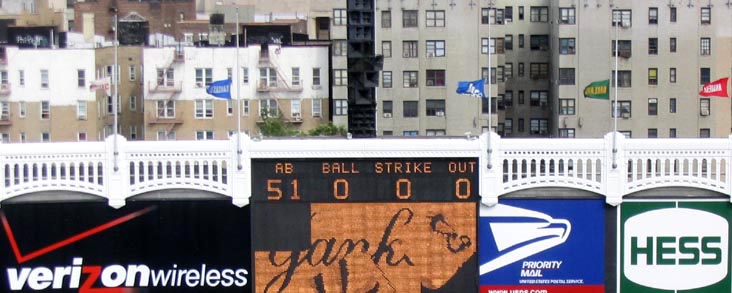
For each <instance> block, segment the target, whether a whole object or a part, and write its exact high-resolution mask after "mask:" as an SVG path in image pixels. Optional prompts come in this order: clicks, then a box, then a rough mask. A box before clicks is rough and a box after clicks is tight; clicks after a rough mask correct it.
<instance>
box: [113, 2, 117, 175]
mask: <svg viewBox="0 0 732 293" xmlns="http://www.w3.org/2000/svg"><path fill="white" fill-rule="evenodd" d="M117 18H118V11H117V9H116V8H115V11H114V68H113V69H112V78H114V80H113V81H112V84H113V85H114V92H113V95H112V112H114V113H113V115H114V125H113V126H112V127H114V130H113V131H112V133H114V137H113V138H112V140H113V144H114V147H113V148H114V149H113V154H114V171H115V172H117V170H119V166H118V165H117V163H118V162H117V161H118V159H119V149H118V148H117V147H118V146H117V134H118V133H117V127H118V123H119V122H118V117H117V111H118V110H117V109H118V108H119V105H118V103H117V99H119V64H118V63H119V52H118V48H119V44H118V38H119V30H118V29H117V28H118V23H119V19H117Z"/></svg>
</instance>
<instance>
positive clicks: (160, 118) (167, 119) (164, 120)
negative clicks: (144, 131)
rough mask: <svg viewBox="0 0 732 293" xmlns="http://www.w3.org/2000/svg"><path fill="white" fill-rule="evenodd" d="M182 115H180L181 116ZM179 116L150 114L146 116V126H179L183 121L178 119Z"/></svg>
mask: <svg viewBox="0 0 732 293" xmlns="http://www.w3.org/2000/svg"><path fill="white" fill-rule="evenodd" d="M181 115H182V114H181ZM181 115H167V116H166V115H164V114H163V113H156V114H150V115H148V116H147V119H145V120H147V124H173V125H174V124H181V123H183V120H181V119H180V118H178V117H179V116H181Z"/></svg>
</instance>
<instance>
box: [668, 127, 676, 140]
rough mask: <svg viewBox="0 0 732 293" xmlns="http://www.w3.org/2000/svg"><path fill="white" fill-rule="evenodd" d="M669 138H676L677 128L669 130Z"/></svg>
mask: <svg viewBox="0 0 732 293" xmlns="http://www.w3.org/2000/svg"><path fill="white" fill-rule="evenodd" d="M668 137H669V138H676V128H669V129H668Z"/></svg>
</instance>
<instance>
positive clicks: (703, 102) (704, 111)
mask: <svg viewBox="0 0 732 293" xmlns="http://www.w3.org/2000/svg"><path fill="white" fill-rule="evenodd" d="M711 114H712V109H711V107H709V99H708V98H701V99H699V115H702V116H709V115H711Z"/></svg>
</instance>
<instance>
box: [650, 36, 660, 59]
mask: <svg viewBox="0 0 732 293" xmlns="http://www.w3.org/2000/svg"><path fill="white" fill-rule="evenodd" d="M648 55H658V39H657V38H648Z"/></svg>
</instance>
